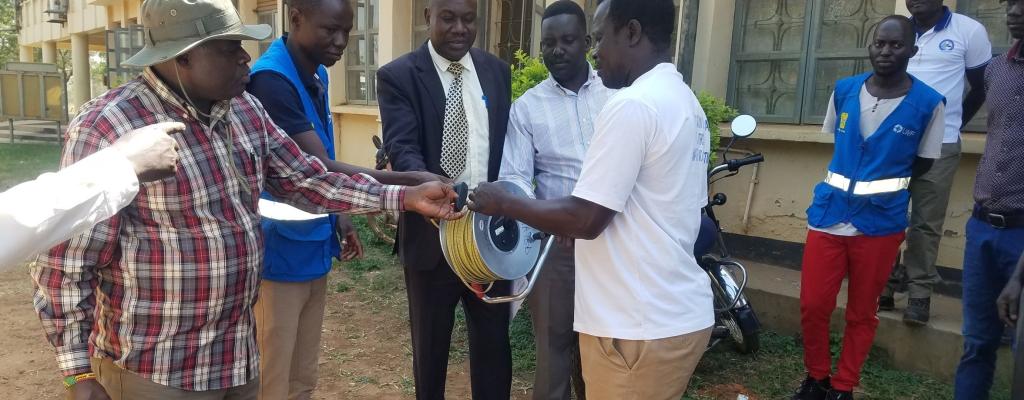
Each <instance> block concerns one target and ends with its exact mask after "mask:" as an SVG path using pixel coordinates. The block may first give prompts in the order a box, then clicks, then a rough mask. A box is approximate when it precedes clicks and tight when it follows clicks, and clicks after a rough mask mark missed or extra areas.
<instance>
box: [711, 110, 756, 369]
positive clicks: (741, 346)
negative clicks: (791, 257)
mask: <svg viewBox="0 0 1024 400" xmlns="http://www.w3.org/2000/svg"><path fill="white" fill-rule="evenodd" d="M756 128H757V121H755V120H754V118H753V117H751V116H749V115H741V116H739V117H736V118H735V119H734V120H733V122H732V126H731V130H732V140H731V141H730V142H729V145H728V146H726V148H725V150H724V151H722V163H721V164H719V165H717V166H715V167H714V168H711V170H709V171H708V186H709V187H710V185H711V184H712V183H714V182H716V181H718V180H721V179H724V178H728V177H730V176H733V175H736V174H737V173H738V171H739V170H740V168H742V167H743V166H746V165H752V164H757V163H760V162H763V161H764V156H762V155H761V154H754V155H751V156H748V157H745V158H741V159H736V160H730V159H728V158H727V157H726V156H727V154H728V150H729V149H730V148H731V147H732V145H733V143H734V142H735V141H736V139H737V138H742V137H747V136H750V135H752V134H753V133H754V130H755V129H756ZM721 174H726V175H724V176H721V177H718V178H716V177H717V176H719V175H721ZM727 200H728V198H727V196H726V195H725V194H724V193H715V194H714V195H713V196H711V198H710V199H709V201H708V205H707V206H705V207H704V209H703V212H702V215H701V228H700V234H699V235H698V237H697V241H696V244H695V245H694V256H696V258H697V263H698V264H699V265H700V267H701V268H702V269H703V270H704V271H705V272H706V273H707V274H708V277H709V278H711V289H712V292H713V293H714V305H715V327H714V329H713V331H712V334H711V342H710V343H709V344H708V349H710V348H712V347H714V346H716V345H717V344H719V343H721V342H722V341H725V340H731V341H732V343H733V347H734V348H735V349H736V351H738V352H739V353H742V354H749V353H754V352H756V351H757V350H758V348H759V347H760V340H759V337H758V335H759V333H760V330H761V323H760V321H758V319H757V314H756V313H755V312H754V308H753V307H752V306H751V304H750V302H749V301H748V300H747V298H746V296H744V294H743V291H744V289H746V286H747V276H748V275H747V270H746V268H745V267H744V266H743V264H740V263H739V262H738V261H736V260H735V259H733V258H732V257H731V256H730V255H729V250H728V248H727V247H726V245H725V240H724V237H723V235H722V227H721V223H720V222H719V220H718V218H717V217H715V207H718V206H721V205H723V204H725V203H726V201H727ZM737 277H738V278H739V279H738V281H737Z"/></svg>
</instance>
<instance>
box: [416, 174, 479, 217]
mask: <svg viewBox="0 0 1024 400" xmlns="http://www.w3.org/2000/svg"><path fill="white" fill-rule="evenodd" d="M457 197H458V195H457V194H456V193H455V190H454V189H453V188H452V186H451V185H447V184H444V183H441V182H427V183H424V184H422V185H419V186H413V187H410V188H408V189H407V190H406V192H405V209H406V210H408V211H413V212H416V213H419V214H423V215H424V216H426V217H428V218H437V219H445V220H449V221H450V220H456V219H459V218H462V217H463V216H465V215H466V212H465V211H458V210H455V206H454V205H453V204H452V203H454V202H455V199H456V198H457Z"/></svg>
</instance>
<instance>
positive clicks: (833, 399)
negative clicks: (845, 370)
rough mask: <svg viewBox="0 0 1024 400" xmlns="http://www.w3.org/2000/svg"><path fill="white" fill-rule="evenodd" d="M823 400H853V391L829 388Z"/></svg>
mask: <svg viewBox="0 0 1024 400" xmlns="http://www.w3.org/2000/svg"><path fill="white" fill-rule="evenodd" d="M825 400H853V392H844V391H840V390H833V389H829V390H828V395H827V396H825Z"/></svg>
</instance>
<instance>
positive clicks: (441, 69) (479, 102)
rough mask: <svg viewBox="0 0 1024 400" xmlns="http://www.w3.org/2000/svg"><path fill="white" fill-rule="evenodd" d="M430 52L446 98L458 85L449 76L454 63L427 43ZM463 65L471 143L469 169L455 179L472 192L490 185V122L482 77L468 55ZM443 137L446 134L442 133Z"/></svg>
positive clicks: (461, 61) (462, 60)
mask: <svg viewBox="0 0 1024 400" xmlns="http://www.w3.org/2000/svg"><path fill="white" fill-rule="evenodd" d="M427 44H428V46H427V48H428V49H430V58H431V59H433V61H434V69H435V70H437V76H438V77H440V78H441V86H442V87H444V94H445V96H447V95H448V89H449V88H451V87H452V82H454V81H455V75H454V74H452V73H451V72H448V66H449V65H452V61H449V60H448V59H446V58H444V57H442V56H441V55H440V54H437V50H434V44H433V43H432V42H429V41H428V42H427ZM459 64H462V66H463V68H464V69H463V71H462V104H463V106H464V107H466V120H467V122H469V143H468V146H467V150H466V169H465V170H463V171H462V174H461V175H459V176H457V177H453V178H454V179H455V182H456V183H462V182H466V183H468V184H469V187H470V188H471V189H472V188H474V187H476V185H477V184H479V183H480V182H487V160H488V158H489V157H490V150H489V149H490V129H489V128H488V127H489V126H490V122H489V120H488V119H487V118H488V116H487V96H484V89H483V87H481V86H480V76H479V75H477V70H476V66H475V65H473V57H472V56H471V55H470V54H469V53H466V55H465V56H463V57H462V59H461V60H459ZM442 134H443V133H442Z"/></svg>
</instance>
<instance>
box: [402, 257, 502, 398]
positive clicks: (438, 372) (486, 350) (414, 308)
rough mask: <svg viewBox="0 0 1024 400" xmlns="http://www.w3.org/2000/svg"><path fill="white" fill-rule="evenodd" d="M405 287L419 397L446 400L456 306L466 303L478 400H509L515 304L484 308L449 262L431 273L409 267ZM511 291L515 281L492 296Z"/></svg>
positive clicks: (498, 287)
mask: <svg viewBox="0 0 1024 400" xmlns="http://www.w3.org/2000/svg"><path fill="white" fill-rule="evenodd" d="M405 286H406V293H407V294H408V296H409V320H410V323H411V326H412V358H413V376H414V377H415V380H416V398H417V399H418V400H437V399H444V387H445V378H446V376H447V374H448V351H449V348H450V347H451V338H452V328H453V326H454V324H455V307H456V306H457V305H458V304H459V303H460V302H461V303H462V308H463V310H464V311H465V313H466V326H467V328H468V336H469V371H470V380H471V388H472V392H473V399H476V400H492V399H493V400H499V399H500V400H508V398H509V397H510V396H511V390H512V350H511V348H510V346H509V323H510V322H511V321H510V311H511V310H510V307H509V305H508V304H487V303H484V302H483V301H482V300H480V299H479V298H477V296H476V294H475V293H473V292H471V291H470V290H469V289H468V288H466V286H464V285H463V284H462V282H461V281H460V280H459V278H458V277H457V276H455V273H454V272H452V270H451V268H450V267H449V266H448V264H447V263H446V262H445V261H444V259H443V258H442V259H441V261H440V262H439V263H438V265H437V267H436V268H433V269H429V270H418V269H415V268H414V267H411V266H407V267H406V268H405ZM510 292H511V284H510V282H497V283H495V284H494V287H493V288H492V289H491V291H490V292H488V294H489V295H491V296H492V297H493V296H500V295H507V294H509V293H510Z"/></svg>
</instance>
